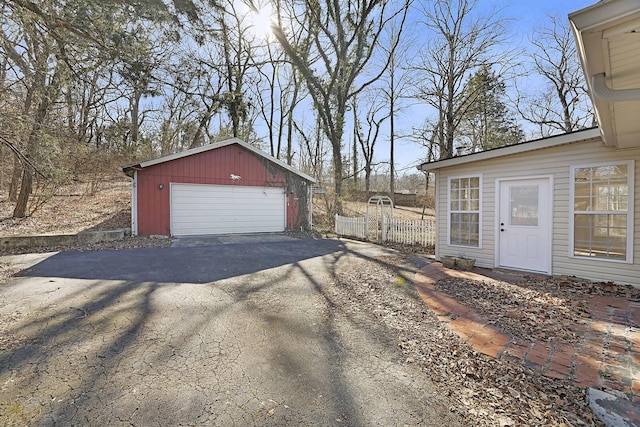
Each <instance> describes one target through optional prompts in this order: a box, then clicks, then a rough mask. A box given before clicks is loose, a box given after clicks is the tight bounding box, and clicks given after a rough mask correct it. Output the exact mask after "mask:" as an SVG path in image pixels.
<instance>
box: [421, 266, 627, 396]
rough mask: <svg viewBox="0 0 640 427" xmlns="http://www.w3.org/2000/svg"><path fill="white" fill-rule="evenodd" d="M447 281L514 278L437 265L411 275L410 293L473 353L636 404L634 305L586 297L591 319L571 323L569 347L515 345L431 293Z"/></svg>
mask: <svg viewBox="0 0 640 427" xmlns="http://www.w3.org/2000/svg"><path fill="white" fill-rule="evenodd" d="M447 277H458V278H465V279H471V280H490V279H499V280H505V279H506V280H512V279H517V276H516V275H510V274H508V273H501V272H498V271H493V270H488V269H480V268H474V269H473V271H458V270H450V269H448V268H445V267H443V266H442V264H440V263H438V262H434V263H431V264H428V265H427V266H425V267H424V268H423V269H422V270H421V271H420V272H418V273H417V274H416V277H415V283H416V288H417V289H418V292H419V293H420V296H421V297H422V299H423V300H424V302H425V303H426V304H427V306H428V307H429V308H430V309H431V310H432V311H433V312H434V313H435V314H436V315H437V316H438V318H439V319H440V321H442V322H445V323H446V324H447V325H448V327H449V328H450V329H451V330H452V331H453V332H455V333H456V334H457V335H458V336H459V337H460V338H462V339H463V340H464V341H465V342H466V343H467V344H468V345H470V346H472V347H473V348H474V350H476V351H478V352H480V353H483V354H486V355H487V356H491V357H494V358H497V359H514V360H517V361H520V362H521V363H524V364H525V365H527V366H529V367H530V368H531V369H533V370H534V371H536V372H537V373H539V374H541V375H544V376H546V377H550V378H558V379H563V380H569V381H573V382H574V383H575V384H576V385H577V386H580V387H605V388H608V389H614V390H618V391H621V392H624V393H626V394H627V395H628V396H629V397H630V398H631V400H632V401H633V402H634V403H640V303H638V302H633V301H629V300H627V299H626V298H618V297H609V296H598V295H596V296H586V297H587V298H589V303H588V305H589V312H590V314H591V319H590V321H589V322H588V323H586V324H579V323H576V324H574V326H573V330H574V332H575V333H576V334H577V335H578V336H580V337H581V339H580V340H578V342H577V343H576V344H575V345H571V344H554V343H548V342H534V341H531V342H516V341H515V340H514V339H513V337H511V336H510V335H509V334H507V333H506V332H504V331H502V330H500V328H498V327H496V326H494V325H490V324H488V323H487V319H486V318H485V317H483V316H481V315H480V314H479V313H477V312H476V311H475V310H473V309H471V308H469V307H466V306H464V305H462V304H460V303H459V302H457V301H456V300H455V299H454V298H452V297H450V296H449V295H446V294H445V293H442V292H439V291H437V290H436V289H435V283H436V282H437V281H438V280H440V279H444V278H447Z"/></svg>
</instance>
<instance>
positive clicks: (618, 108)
mask: <svg viewBox="0 0 640 427" xmlns="http://www.w3.org/2000/svg"><path fill="white" fill-rule="evenodd" d="M569 21H570V23H571V28H572V30H573V33H574V36H575V38H576V43H577V47H578V53H579V55H580V61H581V62H582V68H583V71H584V74H585V77H586V80H587V85H588V87H589V93H590V95H591V98H592V100H593V104H594V107H595V113H596V116H597V119H598V124H599V126H600V129H601V131H602V138H603V141H604V143H605V145H607V146H610V147H616V148H630V147H638V146H640V119H639V118H640V2H639V1H638V0H603V1H600V2H598V3H596V4H594V5H592V6H589V7H587V8H584V9H582V10H579V11H577V12H574V13H571V14H570V15H569Z"/></svg>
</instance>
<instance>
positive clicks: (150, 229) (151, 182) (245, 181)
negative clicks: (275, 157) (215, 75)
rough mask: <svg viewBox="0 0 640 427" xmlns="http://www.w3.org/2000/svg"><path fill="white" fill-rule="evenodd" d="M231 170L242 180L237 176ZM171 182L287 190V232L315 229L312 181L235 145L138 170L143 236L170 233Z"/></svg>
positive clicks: (140, 226)
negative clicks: (311, 221) (311, 220)
mask: <svg viewBox="0 0 640 427" xmlns="http://www.w3.org/2000/svg"><path fill="white" fill-rule="evenodd" d="M231 174H233V175H238V176H240V179H238V180H233V179H231ZM170 183H185V184H213V185H238V186H259V187H281V188H285V189H286V203H287V210H286V219H287V223H286V228H287V230H293V229H299V228H301V227H302V228H308V227H310V224H309V220H308V217H309V215H307V211H308V205H306V204H305V205H302V203H306V201H307V200H308V199H309V196H308V194H309V187H310V185H308V183H306V181H304V180H303V179H301V178H300V177H297V176H294V174H293V173H291V172H289V171H286V170H284V169H283V168H281V167H280V166H278V165H277V164H275V163H273V162H270V161H269V160H268V159H265V158H262V157H260V156H258V155H256V154H254V153H252V152H250V151H248V150H246V149H244V148H243V147H241V146H240V145H237V144H232V145H227V146H223V147H220V148H216V149H214V150H210V151H205V152H202V153H198V154H194V155H191V156H186V157H182V158H178V159H175V160H171V161H167V162H163V163H158V164H155V165H152V166H148V167H146V168H144V169H141V170H138V171H137V183H136V185H137V189H136V190H137V197H138V212H137V221H138V235H141V236H148V235H169V234H170V232H171V225H170V218H169V216H170V204H169V198H170V186H169V184H170ZM161 184H162V186H163V188H162V189H160V185H161ZM256 209H259V207H256Z"/></svg>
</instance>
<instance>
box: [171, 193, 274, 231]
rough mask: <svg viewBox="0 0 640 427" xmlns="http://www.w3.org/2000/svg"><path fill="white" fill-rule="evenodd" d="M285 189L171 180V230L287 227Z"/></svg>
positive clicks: (253, 229)
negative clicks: (185, 182)
mask: <svg viewBox="0 0 640 427" xmlns="http://www.w3.org/2000/svg"><path fill="white" fill-rule="evenodd" d="M285 209H286V207H285V194H284V189H282V188H274V187H246V186H225V185H202V184H179V183H172V184H171V234H173V235H178V236H180V235H197V234H230V233H255V232H279V231H284V228H285Z"/></svg>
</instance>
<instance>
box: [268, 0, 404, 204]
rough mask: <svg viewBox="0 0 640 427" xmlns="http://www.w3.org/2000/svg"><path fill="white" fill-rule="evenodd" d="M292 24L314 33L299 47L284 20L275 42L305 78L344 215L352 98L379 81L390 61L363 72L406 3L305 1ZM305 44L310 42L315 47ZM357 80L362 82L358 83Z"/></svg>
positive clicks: (292, 9) (368, 0)
mask: <svg viewBox="0 0 640 427" xmlns="http://www.w3.org/2000/svg"><path fill="white" fill-rule="evenodd" d="M299 6H300V7H298V8H290V10H291V11H299V12H298V13H299V15H296V16H293V17H292V20H293V21H295V22H296V23H297V25H298V26H299V27H302V28H303V29H304V31H305V32H306V33H307V34H309V35H310V38H303V40H304V41H303V45H302V46H300V45H299V44H297V43H296V42H295V40H294V39H293V38H292V37H291V31H289V30H285V28H284V26H283V25H282V22H279V23H278V24H277V25H275V26H274V34H275V37H276V39H277V40H278V41H279V42H280V44H281V45H282V47H283V48H284V50H285V52H286V53H287V56H288V57H289V59H290V60H291V62H292V63H293V65H294V66H295V67H296V69H297V70H298V71H299V72H300V74H301V75H302V77H303V78H304V80H305V82H306V85H307V89H308V91H309V94H310V95H311V97H312V98H313V102H314V107H315V109H316V111H317V113H318V115H319V117H320V119H321V123H322V130H323V132H324V133H325V135H326V136H327V139H328V140H329V142H330V143H331V147H332V160H333V174H334V176H333V181H334V182H333V185H334V193H335V194H334V196H335V198H336V201H335V203H334V206H335V210H336V212H338V213H341V212H342V203H341V200H340V199H341V196H342V180H343V165H342V139H343V135H344V127H345V119H346V112H347V107H348V102H349V99H350V98H352V97H353V96H356V95H357V94H358V93H360V92H361V91H362V90H363V89H364V88H366V87H368V86H369V85H371V84H372V83H373V82H375V81H376V80H378V79H379V78H380V76H381V75H382V73H383V72H384V70H385V69H386V66H387V65H388V62H387V63H386V64H384V65H383V66H382V67H380V68H379V69H378V70H377V71H374V72H372V74H371V77H369V78H365V77H364V72H365V68H366V67H367V65H369V64H370V63H371V59H372V57H373V56H374V52H375V51H376V49H377V47H378V42H379V39H380V36H381V34H382V30H383V29H384V28H385V26H386V25H387V24H388V23H389V22H390V21H391V20H393V19H394V17H395V16H397V15H398V14H402V13H406V11H407V7H406V6H407V5H406V4H404V5H403V6H402V7H400V8H399V9H395V10H389V7H390V3H388V2H386V1H383V0H344V1H340V0H335V1H334V0H325V1H322V2H318V1H317V0H302V1H301V3H300V5H299ZM307 40H311V43H312V45H309V44H305V43H308V42H307ZM358 78H363V79H364V80H361V81H357V79H358Z"/></svg>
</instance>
